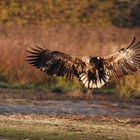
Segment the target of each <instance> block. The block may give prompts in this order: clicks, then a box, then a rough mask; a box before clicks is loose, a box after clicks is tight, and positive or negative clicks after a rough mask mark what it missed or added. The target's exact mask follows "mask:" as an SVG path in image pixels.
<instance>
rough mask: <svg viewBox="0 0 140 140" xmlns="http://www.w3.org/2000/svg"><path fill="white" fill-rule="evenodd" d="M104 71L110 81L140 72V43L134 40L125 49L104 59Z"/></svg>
mask: <svg viewBox="0 0 140 140" xmlns="http://www.w3.org/2000/svg"><path fill="white" fill-rule="evenodd" d="M103 63H104V69H105V72H106V74H107V76H108V77H109V79H110V80H114V79H117V78H123V77H124V76H126V75H128V74H131V75H132V74H134V73H135V72H137V71H138V70H140V41H139V42H137V43H135V38H134V40H133V41H132V43H131V44H130V45H129V46H128V47H127V48H122V49H120V50H119V51H117V52H116V53H114V54H112V55H109V56H107V57H104V62H103Z"/></svg>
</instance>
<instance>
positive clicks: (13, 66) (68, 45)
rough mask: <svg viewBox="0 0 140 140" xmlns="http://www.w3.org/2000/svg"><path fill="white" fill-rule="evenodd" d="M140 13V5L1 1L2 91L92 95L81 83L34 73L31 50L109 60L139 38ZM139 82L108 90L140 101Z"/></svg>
mask: <svg viewBox="0 0 140 140" xmlns="http://www.w3.org/2000/svg"><path fill="white" fill-rule="evenodd" d="M139 8H140V2H139V0H133V1H129V0H125V1H122V0H82V1H71V0H40V1H33V0H30V1H27V0H24V1H23V0H10V1H9V0H4V1H0V25H1V26H0V56H1V59H0V86H1V87H5V88H37V89H45V90H50V91H52V92H62V93H66V92H69V91H70V92H71V91H75V90H80V91H82V92H87V90H86V89H85V88H83V87H82V86H81V84H79V82H78V80H74V81H68V80H66V79H64V78H63V79H61V78H57V77H49V76H47V75H45V74H44V73H42V72H40V71H39V70H36V69H34V68H32V67H31V66H30V65H28V64H27V62H26V55H27V54H26V49H28V48H29V46H30V44H33V42H35V41H36V42H39V41H47V45H46V47H48V48H49V49H52V50H60V51H63V52H65V53H69V54H73V55H79V56H83V55H87V54H89V55H93V54H95V55H101V56H103V55H107V54H109V53H111V52H114V51H115V50H117V49H118V48H120V47H123V46H124V47H125V46H127V45H128V43H130V42H131V40H132V38H133V36H134V35H135V36H136V37H138V36H140V30H139V28H136V27H140V20H138V19H139V18H140V12H139ZM93 25H94V26H93ZM114 26H117V27H114ZM118 27H129V28H130V27H131V28H132V27H135V29H125V28H118ZM120 33H121V37H120ZM131 34H132V36H131ZM128 40H129V41H128ZM44 43H45V42H44ZM79 50H80V51H79ZM101 50H102V51H101ZM130 82H131V83H132V84H130ZM139 82H140V79H139V76H135V77H134V78H132V77H131V76H130V77H127V78H126V80H123V81H121V82H119V81H118V82H117V84H114V83H113V84H112V85H111V87H110V86H109V87H106V88H105V89H104V90H106V91H107V90H108V91H110V90H111V91H112V90H116V91H115V92H116V93H119V94H121V95H125V96H130V97H139V96H140V88H139V84H140V83H139Z"/></svg>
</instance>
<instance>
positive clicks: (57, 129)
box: [0, 115, 140, 140]
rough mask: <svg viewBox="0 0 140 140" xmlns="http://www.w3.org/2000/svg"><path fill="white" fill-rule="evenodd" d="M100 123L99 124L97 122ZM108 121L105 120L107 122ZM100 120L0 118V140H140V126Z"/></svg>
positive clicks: (91, 118) (2, 116)
mask: <svg viewBox="0 0 140 140" xmlns="http://www.w3.org/2000/svg"><path fill="white" fill-rule="evenodd" d="M97 120H98V121H97ZM104 120H105V121H104ZM106 120H107V118H102V117H101V119H97V118H96V117H95V118H94V117H87V118H85V117H84V116H83V117H79V116H68V117H63V116H61V117H57V116H37V115H8V116H4V115H0V122H1V123H0V128H1V129H0V138H10V139H11V138H12V139H29V140H31V139H34V140H39V139H43V140H47V139H49V140H55V139H56V140H59V139H61V140H63V139H67V140H77V139H79V140H87V139H88V140H93V139H94V140H100V139H104V140H138V139H139V138H140V129H139V125H135V124H131V123H130V124H129V122H128V121H127V120H125V119H123V120H122V119H119V123H118V122H116V121H109V120H108V121H106Z"/></svg>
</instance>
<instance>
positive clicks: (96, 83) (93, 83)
mask: <svg viewBox="0 0 140 140" xmlns="http://www.w3.org/2000/svg"><path fill="white" fill-rule="evenodd" d="M79 79H80V80H81V82H82V83H83V84H84V85H85V87H87V88H91V89H93V88H101V87H102V86H104V85H105V84H106V83H107V82H108V79H109V77H107V76H106V75H105V76H104V78H101V79H99V78H96V79H89V77H88V74H87V73H82V74H80V75H79Z"/></svg>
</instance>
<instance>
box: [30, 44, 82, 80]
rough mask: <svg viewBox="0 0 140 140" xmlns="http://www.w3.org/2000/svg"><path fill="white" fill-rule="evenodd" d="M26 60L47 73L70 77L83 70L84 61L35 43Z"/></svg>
mask: <svg viewBox="0 0 140 140" xmlns="http://www.w3.org/2000/svg"><path fill="white" fill-rule="evenodd" d="M27 52H28V53H29V55H28V60H27V61H29V64H32V65H33V66H35V67H36V68H39V69H41V70H42V71H44V72H46V73H47V74H49V75H57V76H62V77H64V76H65V77H66V78H68V79H72V78H73V77H74V76H77V77H78V75H79V74H80V73H81V72H82V71H83V70H84V68H85V63H84V62H83V61H82V60H81V59H79V58H77V57H72V56H70V55H68V54H65V53H62V52H59V51H50V50H48V49H46V48H44V47H40V46H38V45H36V47H35V48H31V49H30V51H29V50H28V51H27Z"/></svg>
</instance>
